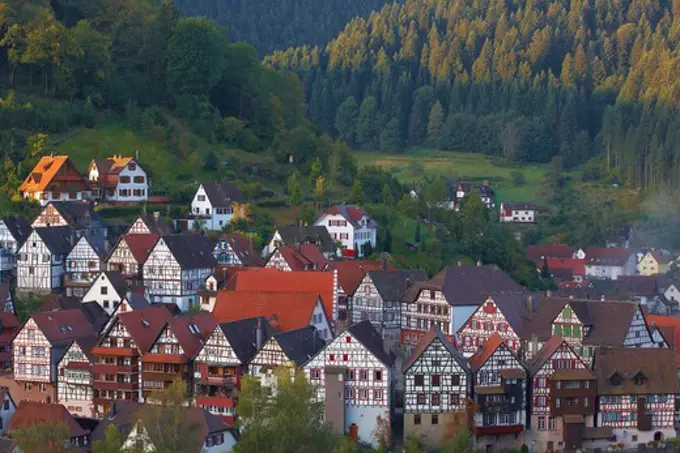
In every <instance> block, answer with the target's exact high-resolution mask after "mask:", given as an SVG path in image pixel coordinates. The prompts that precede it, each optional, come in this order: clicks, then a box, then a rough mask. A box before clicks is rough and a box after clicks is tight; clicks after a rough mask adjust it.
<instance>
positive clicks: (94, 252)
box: [64, 236, 106, 297]
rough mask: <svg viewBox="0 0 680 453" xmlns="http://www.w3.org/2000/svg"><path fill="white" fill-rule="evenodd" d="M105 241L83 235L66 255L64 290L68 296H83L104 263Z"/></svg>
mask: <svg viewBox="0 0 680 453" xmlns="http://www.w3.org/2000/svg"><path fill="white" fill-rule="evenodd" d="M105 257H106V250H105V249H104V248H103V243H101V242H95V241H92V240H91V239H90V238H89V237H88V236H81V237H80V239H78V240H77V242H76V243H75V245H74V246H73V248H72V249H71V251H70V252H69V254H68V255H67V256H66V269H65V272H64V290H65V293H66V295H67V296H74V297H83V296H84V295H85V293H86V292H87V289H88V288H89V287H90V286H91V285H92V282H93V281H94V280H95V278H96V277H97V275H99V272H100V271H101V270H102V267H103V265H104V258H105Z"/></svg>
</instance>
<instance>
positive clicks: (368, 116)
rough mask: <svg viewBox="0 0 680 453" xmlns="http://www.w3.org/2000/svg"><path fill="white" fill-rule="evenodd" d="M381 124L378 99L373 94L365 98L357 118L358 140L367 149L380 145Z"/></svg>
mask: <svg viewBox="0 0 680 453" xmlns="http://www.w3.org/2000/svg"><path fill="white" fill-rule="evenodd" d="M380 130H381V124H380V119H379V116H378V101H376V99H375V98H374V97H373V96H369V97H367V98H365V99H364V101H363V102H362V103H361V107H359V117H358V118H357V125H356V131H357V142H358V144H359V146H361V147H363V148H367V149H375V148H377V147H378V138H379V135H380Z"/></svg>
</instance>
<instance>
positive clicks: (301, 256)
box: [272, 244, 328, 271]
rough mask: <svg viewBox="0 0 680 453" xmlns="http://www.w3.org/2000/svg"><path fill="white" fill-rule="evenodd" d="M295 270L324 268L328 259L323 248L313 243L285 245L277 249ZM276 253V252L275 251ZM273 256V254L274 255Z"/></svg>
mask: <svg viewBox="0 0 680 453" xmlns="http://www.w3.org/2000/svg"><path fill="white" fill-rule="evenodd" d="M276 250H277V251H278V252H279V253H280V254H281V256H282V257H283V259H284V260H285V261H286V263H288V266H290V269H291V270H293V271H304V270H310V269H313V270H319V271H320V270H324V268H325V267H326V266H327V265H328V260H327V259H326V257H325V256H323V253H322V252H321V250H320V249H319V248H318V247H317V246H316V245H313V244H302V245H299V246H294V245H283V246H281V247H278V248H277V249H276ZM274 253H276V252H274ZM272 256H273V255H272Z"/></svg>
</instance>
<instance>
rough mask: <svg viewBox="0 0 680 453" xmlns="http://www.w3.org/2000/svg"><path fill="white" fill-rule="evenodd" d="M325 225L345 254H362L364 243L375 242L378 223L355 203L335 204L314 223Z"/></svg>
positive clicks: (374, 244)
mask: <svg viewBox="0 0 680 453" xmlns="http://www.w3.org/2000/svg"><path fill="white" fill-rule="evenodd" d="M314 224H315V225H317V226H325V227H326V229H327V230H328V233H329V234H330V235H331V238H332V239H333V240H335V241H337V242H339V243H341V244H342V248H343V249H344V250H343V253H344V254H345V255H347V256H363V255H364V248H365V247H366V244H368V243H370V244H371V246H372V247H375V246H376V243H377V232H378V225H377V224H376V223H375V221H374V220H373V219H371V218H370V217H369V215H368V213H367V212H366V211H365V210H364V209H363V208H361V207H359V206H356V205H336V206H333V207H332V208H330V209H329V210H328V211H326V213H325V214H323V215H322V216H321V217H320V218H319V219H318V220H317V221H316V222H315V223H314Z"/></svg>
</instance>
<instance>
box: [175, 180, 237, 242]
mask: <svg viewBox="0 0 680 453" xmlns="http://www.w3.org/2000/svg"><path fill="white" fill-rule="evenodd" d="M240 203H243V195H242V194H241V191H240V190H239V188H238V187H237V186H236V184H233V183H222V182H204V183H202V184H201V185H199V186H198V189H196V193H195V194H194V198H193V199H192V200H191V219H190V220H191V221H190V222H189V223H190V225H187V226H188V227H190V228H191V227H193V224H194V223H195V222H200V223H199V225H200V227H201V228H205V229H208V230H214V231H221V230H222V229H223V228H224V227H226V226H227V225H228V224H229V223H230V222H231V220H232V219H233V218H234V208H235V207H236V205H237V204H240Z"/></svg>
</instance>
